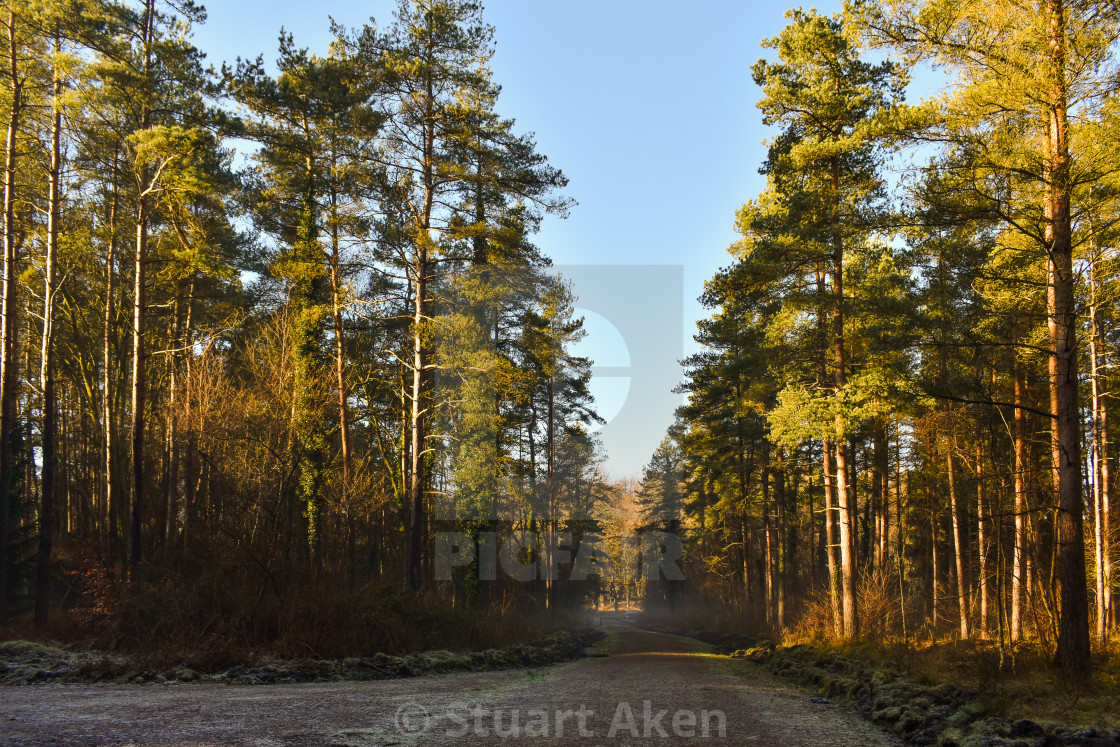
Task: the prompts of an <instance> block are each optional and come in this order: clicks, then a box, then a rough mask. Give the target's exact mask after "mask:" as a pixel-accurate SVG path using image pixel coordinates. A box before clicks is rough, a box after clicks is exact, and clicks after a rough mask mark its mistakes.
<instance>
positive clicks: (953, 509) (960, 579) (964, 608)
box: [945, 414, 969, 640]
mask: <svg viewBox="0 0 1120 747" xmlns="http://www.w3.org/2000/svg"><path fill="white" fill-rule="evenodd" d="M950 417H951V414H950ZM954 440H955V439H954V437H953V435H952V426H951V425H950V435H949V436H947V437H946V439H945V468H946V470H947V471H948V474H949V514H950V519H951V520H952V523H953V561H954V567H955V569H956V575H957V607H958V612H959V613H960V632H961V640H966V639H967V638H968V637H969V632H968V580H967V578H966V576H965V572H964V550H963V547H962V540H961V527H960V512H959V507H958V503H957V479H956V471H957V470H956V460H955V458H954V457H955V451H956V447H955V444H954V443H953V442H954Z"/></svg>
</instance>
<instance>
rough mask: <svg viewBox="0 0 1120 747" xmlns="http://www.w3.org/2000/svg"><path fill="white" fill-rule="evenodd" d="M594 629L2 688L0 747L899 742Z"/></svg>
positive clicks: (690, 650) (806, 698)
mask: <svg viewBox="0 0 1120 747" xmlns="http://www.w3.org/2000/svg"><path fill="white" fill-rule="evenodd" d="M603 623H604V624H605V625H607V626H608V627H610V628H611V638H612V646H611V652H610V654H609V655H608V656H599V657H593V658H586V659H581V660H578V661H573V662H568V663H564V664H558V665H555V666H551V667H546V668H541V669H534V670H528V671H526V670H519V671H505V672H481V673H466V674H447V675H438V676H430V677H419V678H410V679H394V680H382V681H378V682H332V683H307V684H293V685H256V686H238V685H216V684H209V685H206V684H201V685H200V684H183V685H178V684H169V685H66V686H63V685H59V686H25V687H8V688H2V689H0V745H10V746H11V747H22V746H23V745H75V746H77V745H83V746H84V745H253V746H259V747H271V746H273V745H275V746H277V747H280V746H283V747H288V746H292V747H296V746H300V747H302V746H304V745H307V746H311V745H314V746H316V747H319V746H322V745H335V746H337V747H343V746H347V747H351V746H352V747H366V746H372V745H402V747H403V746H405V745H408V746H412V745H443V744H472V745H475V744H478V745H500V744H506V745H508V744H526V743H528V744H549V745H600V744H612V745H613V744H617V745H645V744H651V743H658V742H659V743H661V744H691V743H696V744H720V745H756V746H758V747H762V746H763V745H775V746H780V747H795V746H798V745H869V746H872V745H895V744H898V742H897V741H896V740H895V739H893V738H891V737H889V736H888V735H886V734H885V733H884V732H882V731H880V730H879V729H877V728H876V727H875V726H874V725H872V724H870V723H868V722H867V721H864V720H863V719H861V718H860V717H859V716H858V715H856V714H854V713H851V712H849V711H847V710H845V709H844V708H843V707H841V706H836V705H828V704H816V703H812V702H811V700H810V699H811V694H810V693H807V692H805V691H803V690H799V689H797V688H794V687H791V686H789V685H787V684H785V683H782V682H780V681H779V680H776V679H774V678H772V677H770V676H769V675H766V674H764V673H762V672H761V671H760V670H758V669H757V668H755V667H754V666H753V665H751V664H749V663H747V662H743V661H737V660H733V659H728V658H726V657H719V656H713V655H711V654H709V653H707V649H706V648H705V647H704V645H703V644H700V643H698V642H696V641H694V640H691V639H687V638H678V637H675V636H668V635H662V634H657V633H650V632H646V631H641V630H635V629H634V628H632V627H630V626H629V625H627V624H625V623H624V622H623V621H612V620H604V621H603Z"/></svg>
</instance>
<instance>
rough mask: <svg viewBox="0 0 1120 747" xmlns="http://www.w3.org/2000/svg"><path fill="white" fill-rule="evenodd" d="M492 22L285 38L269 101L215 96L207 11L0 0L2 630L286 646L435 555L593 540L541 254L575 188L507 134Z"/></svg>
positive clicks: (232, 81) (523, 141)
mask: <svg viewBox="0 0 1120 747" xmlns="http://www.w3.org/2000/svg"><path fill="white" fill-rule="evenodd" d="M481 13H482V10H481V5H479V4H477V3H472V2H466V1H465V0H402V1H401V3H400V5H399V8H398V9H397V11H396V15H395V17H394V18H393V20H392V23H390V24H388V25H385V26H382V27H377V26H374V25H373V24H372V22H371V24H370V25H367V26H365V27H363V28H360V29H346V28H342V27H339V26H335V27H334V28H333V29H332V32H333V36H334V40H333V42H332V43H331V46H330V51H329V53H328V54H326V55H325V56H319V55H316V54H313V53H311V52H309V51H308V50H305V49H301V48H299V47H298V46H297V44H296V42H295V40H294V39H293V37H292V36H291V35H290V34H282V35H281V39H280V47H279V55H278V58H277V60H276V68H277V69H278V71H279V72H278V74H276V75H272V74H271V73H270V72H268V70H267V69H266V68H265V66H264V65H263V64H262V61H261V60H260V59H258V60H256V61H245V60H238V61H237V62H236V63H235V64H233V65H226V66H223V68H222V69H221V70H220V71H216V70H214V69H213V68H212V67H204V57H203V54H202V52H201V51H200V50H199V49H197V48H196V47H194V46H193V44H192V42H191V35H190V30H191V27H192V26H193V25H196V24H199V23H201V22H203V20H204V12H203V11H202V9H201V8H199V7H197V6H194V5H192V4H191V3H190V2H189V1H188V2H187V3H185V4H183V3H173V4H163V3H161V2H157V1H156V0H145V1H144V2H143V3H142V4H130V3H117V2H108V1H106V0H42V1H39V0H36V1H35V2H18V3H14V2H10V3H5V4H4V5H3V8H2V13H0V15H2V19H3V26H4V34H3V37H4V44H3V47H4V49H3V54H2V58H3V70H4V72H3V79H4V85H3V87H2V89H0V108H2V109H3V111H4V112H5V115H6V117H5V119H6V121H7V125H8V126H7V139H6V141H5V148H4V157H5V161H4V192H3V242H4V276H3V314H2V318H3V329H2V342H3V344H2V353H3V354H2V365H3V372H2V375H0V380H2V384H3V389H2V392H0V403H2V415H3V419H2V433H0V443H2V445H3V448H2V450H0V520H2V521H3V522H4V523H3V524H2V525H0V541H2V542H3V544H2V545H0V582H2V585H0V619H2V618H4V617H5V616H14V615H17V614H19V613H22V612H24V611H28V610H30V609H31V607H32V606H34V610H35V619H36V620H37V622H38V623H39V624H43V623H45V622H46V620H47V619H48V614H49V613H50V611H51V609H52V608H58V607H65V608H67V609H70V608H75V607H76V608H78V609H80V610H84V611H85V612H86V613H88V615H92V616H94V617H96V616H97V615H101V616H102V618H108V617H111V616H112V615H113V614H115V610H117V609H118V607H119V605H121V604H124V603H125V602H127V601H128V600H129V599H136V598H143V597H144V595H145V594H148V596H149V598H150V601H149V603H148V606H147V607H146V608H144V610H143V612H144V614H146V615H149V616H150V617H148V618H147V621H146V622H145V621H144V619H137V620H134V621H133V625H134V626H135V627H136V628H137V629H139V628H143V627H144V626H145V625H148V626H151V625H154V623H153V622H152V620H154V619H157V618H159V617H160V615H178V616H180V617H189V616H190V615H192V614H197V616H198V619H199V621H200V623H199V629H200V630H201V629H207V626H208V625H210V624H211V623H214V622H215V621H227V620H240V621H241V622H242V623H243V624H244V625H245V626H246V628H252V630H251V631H250V632H248V633H246V634H245V635H246V636H248V637H250V638H251V637H253V636H256V639H255V640H263V641H265V642H267V640H268V639H269V636H274V635H276V634H277V630H276V626H277V625H278V624H279V623H278V622H277V620H278V619H280V617H281V616H282V611H283V610H285V609H288V608H290V607H291V606H292V605H293V604H296V603H297V602H298V601H299V600H304V601H305V602H306V605H305V606H308V610H307V612H308V614H309V615H323V617H322V619H321V623H322V625H323V626H325V627H329V626H330V625H331V624H332V622H331V621H330V618H329V616H328V615H327V614H326V610H324V609H316V608H315V605H317V604H320V603H321V602H322V599H323V595H324V594H326V593H327V592H326V591H324V590H336V589H337V590H342V592H354V591H355V590H361V589H368V588H379V587H384V586H394V587H400V586H402V585H404V584H405V583H407V586H409V587H410V588H412V589H418V588H421V587H422V586H423V587H430V586H431V585H432V579H433V568H432V565H433V552H434V551H433V536H434V534H435V533H436V532H437V531H438V530H440V528H441V527H443V528H447V527H454V528H456V529H462V528H463V527H467V528H468V531H469V532H470V533H471V536H472V537H477V536H478V532H480V531H483V530H496V531H500V532H503V533H508V532H509V531H511V530H512V528H514V527H517V528H528V527H532V528H534V529H538V530H543V529H545V528H551V529H556V528H558V527H559V526H560V521H561V517H564V516H567V515H568V514H569V513H570V512H574V511H576V510H577V508H573V506H575V504H577V503H578V504H579V506H578V510H579V511H581V512H583V515H590V514H589V511H590V506H589V504H592V503H594V502H595V501H596V500H597V499H598V498H597V496H598V497H601V496H602V495H603V494H605V493H604V491H606V490H607V486H605V484H604V482H603V479H602V477H601V475H600V473H599V471H598V467H597V465H598V463H599V460H600V457H599V455H598V445H597V443H596V442H595V440H594V438H593V436H592V435H591V434H590V433H589V429H588V426H589V425H590V424H591V423H592V422H593V421H595V420H596V419H597V417H598V416H597V415H596V414H595V412H594V410H593V404H592V401H591V398H590V396H589V394H588V389H587V384H588V381H589V377H590V364H589V362H588V361H587V360H585V359H582V358H579V357H575V356H574V355H573V354H572V353H571V352H570V347H571V344H572V343H573V342H575V341H576V340H578V339H579V337H580V336H581V335H582V334H583V332H582V330H581V320H579V319H577V318H574V317H573V307H572V302H573V299H572V295H571V292H570V290H569V289H568V288H567V286H566V285H565V284H564V283H563V281H562V279H558V278H556V277H555V276H554V275H553V274H551V273H550V272H549V270H548V269H547V268H548V265H549V261H548V259H547V258H546V257H545V256H544V255H543V254H541V252H540V251H539V249H538V248H537V247H536V246H534V244H533V243H532V241H531V239H532V236H533V234H534V232H535V231H536V230H537V227H538V225H539V223H540V221H541V220H542V218H543V217H544V216H545V215H546V214H548V213H555V214H560V215H562V214H564V213H565V211H566V210H567V208H568V206H569V202H570V201H569V200H568V199H567V198H565V197H563V196H562V195H560V190H561V189H562V188H563V187H564V186H565V184H566V179H565V177H564V176H563V175H562V173H561V172H560V171H558V170H556V169H555V168H553V167H552V166H550V165H549V164H548V162H547V160H546V158H545V157H544V156H543V155H541V154H540V153H539V152H538V151H537V148H536V145H535V144H534V142H533V140H532V138H531V136H529V135H527V134H524V133H520V132H519V131H518V130H517V128H516V126H515V124H514V122H513V121H512V120H509V119H505V118H502V117H501V116H500V115H499V114H497V112H496V110H495V103H496V99H497V96H498V90H499V87H498V85H497V84H496V83H495V82H494V81H493V80H492V78H491V74H490V70H489V68H488V61H489V59H490V57H491V55H492V53H493V42H492V39H493V30H492V28H490V27H489V26H487V25H486V24H485V22H484V21H483V19H482V15H481ZM472 568H473V569H474V570H473V577H474V581H475V582H477V580H478V579H477V575H478V573H477V562H476V563H475V565H474V566H472ZM457 573H460V574H462V573H466V574H467V576H470V575H471V571H470V569H467V570H458V571H457ZM445 586H446V585H445ZM454 586H455V587H456V589H457V590H458V592H460V593H461V595H462V599H463V600H464V603H465V602H467V601H471V600H478V599H483V601H486V600H489V601H494V602H495V604H496V603H497V599H498V596H499V595H498V594H496V593H493V591H494V590H492V589H491V590H490V592H491V593H489V594H484V593H483V592H484V591H485V589H484V588H483V587H482V586H480V585H479V584H478V583H474V582H472V581H471V579H470V578H459V577H458V576H457V581H456V584H455V585H454ZM440 589H441V590H437V592H436V596H441V595H442V596H446V597H448V598H450V596H451V594H446V593H445V592H446V588H444V587H440ZM503 593H504V592H503ZM511 593H512V592H511ZM534 593H535V590H534ZM307 600H310V601H307ZM192 605H194V606H192ZM506 606H507V607H508V606H509V605H508V603H507V604H506ZM515 608H516V606H515ZM269 610H273V611H274V612H269ZM366 611H367V612H368V609H367V610H366ZM88 615H87V616H88ZM137 617H140V618H143V617H144V615H139V614H138V615H137ZM368 617H369V615H368V614H367V615H365V617H362V618H361V619H366V618H368ZM102 618H98V619H99V620H100V619H102ZM207 620H208V621H209V622H206V621H207ZM157 627H158V626H157Z"/></svg>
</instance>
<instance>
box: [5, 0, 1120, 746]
mask: <svg viewBox="0 0 1120 747" xmlns="http://www.w3.org/2000/svg"><path fill="white" fill-rule="evenodd" d="M326 13H327V10H326V9H324V11H323V24H324V26H325V25H326V24H328V23H330V28H331V36H332V38H333V41H332V42H331V43H330V47H329V50H319V51H311V50H309V49H308V48H305V47H303V46H302V45H301V41H300V39H299V34H298V32H296V33H295V34H293V33H288V32H286V31H285V32H282V33H281V34H280V38H279V44H278V46H277V47H276V49H275V51H274V53H273V55H272V56H271V57H270V58H269V59H268V60H267V61H266V60H265V59H260V58H257V59H253V58H238V59H236V60H233V61H226V62H221V61H220V60H219V61H212V60H211V58H210V57H209V56H208V55H207V54H206V52H207V50H205V49H199V48H198V47H196V46H195V42H194V40H193V37H192V29H196V28H198V27H200V26H201V25H202V24H204V23H205V21H206V11H205V10H204V9H203V8H202V7H201V6H200V5H197V4H195V3H194V2H193V0H181V1H180V0H175V1H169V0H19V1H18V2H17V1H15V0H5V1H4V2H0V46H2V48H3V50H2V52H0V68H2V69H0V78H2V80H3V83H2V84H0V111H2V112H3V118H4V120H5V127H4V132H5V143H4V147H3V186H2V195H3V206H2V217H0V227H2V239H3V274H2V278H0V283H2V289H0V290H2V307H0V634H2V635H0V640H2V639H8V638H28V639H33V640H41V641H52V642H61V644H65V645H71V646H76V647H86V648H93V649H98V650H110V651H119V652H129V653H133V654H135V653H137V652H143V651H161V652H163V654H162V655H165V656H171V654H168V653H167V652H168V651H180V650H186V649H190V650H192V651H194V653H192V654H191V656H194V657H195V658H194V659H192V661H194V662H195V663H196V665H197V666H198V667H200V668H205V666H207V662H210V664H211V665H212V666H215V667H216V666H219V665H225V664H228V663H230V662H237V661H240V660H241V659H243V658H244V657H246V656H249V655H250V653H251V652H259V651H262V650H265V651H271V652H274V653H276V654H278V655H283V656H287V657H298V656H304V655H313V656H316V657H324V658H331V657H334V658H341V657H348V656H365V655H371V654H372V653H374V652H387V653H391V654H401V653H405V652H415V651H420V650H423V649H431V648H440V649H460V650H469V649H480V648H487V647H491V646H498V645H508V644H511V643H518V642H522V641H525V640H529V639H532V638H534V637H536V636H539V635H541V634H543V633H544V632H547V631H551V630H555V629H558V628H563V627H565V626H570V625H573V624H575V623H576V622H579V621H581V620H583V619H584V618H585V617H586V616H587V615H588V614H590V612H589V611H594V610H611V611H617V610H627V609H633V610H636V611H637V610H643V613H642V614H643V615H644V616H645V619H646V620H647V621H652V622H653V623H656V624H659V625H662V624H663V625H672V624H682V621H687V624H688V625H690V626H691V627H692V628H693V629H709V628H710V629H713V630H715V629H719V630H722V631H728V630H731V631H735V632H736V633H737V634H744V635H745V634H750V635H755V636H766V637H767V638H768V639H770V640H772V641H776V642H778V643H781V642H783V641H785V642H790V643H805V642H814V643H816V644H818V645H832V646H837V647H841V648H843V647H845V646H847V647H852V646H857V645H876V646H881V647H889V646H896V647H897V646H902V647H911V648H914V649H917V648H920V647H928V646H938V645H945V646H954V645H955V646H961V645H966V644H967V645H968V646H971V647H973V648H969V649H968V650H969V651H973V650H977V651H983V652H985V655H986V656H987V655H989V654H990V655H991V656H992V657H995V658H994V660H995V661H997V662H998V663H997V665H996V666H998V668H999V669H1000V671H1005V670H1006V671H1013V668H1014V666H1015V661H1016V657H1019V658H1020V660H1026V659H1028V658H1029V657H1030V656H1032V655H1034V656H1037V657H1038V658H1039V660H1040V661H1045V662H1046V663H1047V665H1048V666H1049V667H1051V668H1053V669H1054V670H1055V671H1058V672H1061V673H1062V676H1063V677H1065V678H1067V679H1068V680H1069V681H1072V682H1078V681H1082V682H1085V681H1089V680H1090V678H1092V677H1094V676H1104V674H1102V673H1105V674H1107V673H1110V672H1111V674H1110V675H1108V676H1111V677H1112V678H1113V680H1112V682H1113V684H1115V668H1116V662H1117V660H1118V658H1117V657H1120V649H1117V639H1118V638H1120V635H1118V631H1117V627H1118V626H1120V610H1118V605H1117V600H1116V597H1117V595H1120V570H1118V569H1117V568H1116V565H1117V564H1118V563H1120V551H1118V548H1117V545H1118V544H1120V531H1118V525H1120V519H1118V520H1117V521H1113V518H1112V516H1111V505H1112V503H1113V502H1116V501H1114V499H1113V494H1112V486H1113V485H1114V484H1116V483H1117V482H1118V480H1120V475H1118V474H1117V473H1118V472H1120V465H1118V464H1117V459H1118V457H1120V427H1116V426H1115V425H1114V424H1113V421H1114V420H1116V419H1117V417H1116V416H1114V417H1113V418H1112V419H1110V410H1113V409H1116V408H1112V399H1113V393H1112V392H1113V389H1114V387H1115V386H1116V385H1118V384H1120V370H1118V364H1120V306H1118V304H1117V301H1118V300H1120V65H1118V64H1117V55H1116V52H1117V49H1118V44H1120V8H1118V6H1117V5H1116V2H1115V0H1037V2H1014V1H1013V0H849V2H848V3H847V4H846V5H845V6H844V8H843V11H842V12H840V13H835V14H832V13H823V12H818V11H816V10H809V9H794V10H790V11H788V12H787V13H786V17H785V27H784V28H783V29H782V30H781V31H780V33H778V34H777V35H776V36H773V37H771V38H766V39H761V40H759V39H756V38H754V37H753V36H752V34H751V33H750V30H749V29H748V30H744V33H743V44H744V45H748V46H750V47H751V48H754V45H755V44H756V43H757V42H759V41H761V46H760V47H758V48H757V54H756V55H755V56H756V57H757V58H758V62H757V63H756V64H754V66H753V67H751V68H750V69H749V70H742V71H739V73H738V74H739V75H741V76H742V77H743V78H749V79H750V80H751V81H753V83H754V84H755V86H757V90H758V91H759V92H760V94H759V99H758V101H757V110H756V111H755V116H756V118H757V119H758V120H759V121H760V122H761V123H762V124H764V125H765V126H767V127H768V132H769V136H768V137H767V140H766V141H765V144H764V145H765V154H766V155H765V159H764V160H763V161H762V162H760V163H756V164H752V168H757V170H758V172H759V174H761V175H762V177H763V178H764V184H765V187H764V189H763V190H762V191H761V192H759V193H757V194H738V195H730V196H729V202H728V209H727V221H728V223H730V222H732V221H733V222H734V226H735V231H736V235H737V237H738V238H737V239H736V240H735V241H734V243H733V244H732V245H731V246H729V247H727V255H726V256H725V258H724V263H723V267H722V269H720V270H719V271H718V272H717V273H716V274H715V275H714V276H713V277H710V278H709V279H708V280H707V281H706V282H705V283H704V285H703V287H702V288H701V287H696V288H686V295H689V296H693V297H695V296H696V295H698V294H699V295H700V301H701V303H702V304H703V308H704V314H705V316H704V317H703V318H702V319H700V321H699V322H698V324H696V325H695V327H694V328H692V329H687V330H686V333H687V334H690V335H692V336H693V339H694V343H695V344H694V345H693V346H692V347H689V348H687V350H688V353H687V355H686V357H685V358H684V359H683V360H682V361H680V366H681V370H680V372H679V377H678V378H679V381H680V384H679V387H678V389H677V392H678V393H679V395H680V400H679V401H680V403H681V404H680V407H679V408H678V409H677V410H676V412H675V414H674V416H673V419H672V425H671V426H670V427H669V429H668V432H667V433H666V434H665V436H664V440H663V441H662V442H661V445H660V446H659V447H658V448H657V449H656V451H655V452H653V453H651V454H650V455H649V458H648V464H647V465H646V467H645V469H644V470H643V472H642V474H641V475H640V476H638V475H634V476H632V477H627V476H618V475H612V474H611V473H610V472H609V471H608V470H607V469H606V468H605V467H604V463H605V460H606V458H607V456H608V455H607V454H606V453H605V450H604V447H603V444H602V441H601V440H600V438H599V437H598V435H597V428H599V427H600V426H602V425H603V424H604V423H605V422H606V421H607V418H604V417H603V416H602V415H601V407H600V403H597V402H596V401H595V399H594V398H593V396H592V392H591V388H590V385H591V382H592V366H593V365H594V361H593V360H591V359H590V358H589V357H587V356H584V355H581V354H580V352H579V344H580V343H581V341H583V340H584V339H585V338H586V336H587V334H588V333H587V330H586V329H585V328H584V319H583V317H582V316H581V315H580V313H578V308H579V288H578V287H575V286H573V285H572V284H571V283H569V282H568V281H566V279H565V277H564V275H563V273H559V274H558V273H556V272H554V271H553V268H552V263H553V260H552V259H551V258H550V257H551V256H552V255H551V251H552V247H549V246H547V245H543V244H542V243H541V242H538V240H537V237H538V229H539V228H540V226H541V225H542V222H544V221H556V220H561V219H563V218H565V217H566V216H567V215H568V214H569V212H574V211H577V210H579V207H578V206H577V204H576V200H578V199H579V185H578V184H576V183H574V180H573V184H572V185H571V186H570V187H569V185H568V178H567V177H566V176H565V173H564V172H563V171H562V168H563V167H564V164H563V163H553V162H552V161H551V160H549V158H548V157H547V156H546V154H545V153H542V152H541V150H542V149H541V148H540V147H539V146H538V143H537V141H536V138H535V136H534V135H533V134H532V127H533V126H534V125H535V124H536V123H533V122H522V121H520V120H519V121H516V122H515V121H514V120H513V119H511V118H508V117H506V116H504V115H501V114H499V109H498V101H499V93H500V84H501V81H500V80H497V79H496V77H495V75H494V74H493V72H492V70H491V67H490V64H489V63H490V60H491V58H492V56H493V55H494V53H495V29H494V28H493V27H491V26H490V25H489V24H488V22H487V20H486V18H485V17H484V11H483V8H482V6H481V4H480V3H477V2H473V1H471V0H400V2H399V5H398V7H397V9H396V11H395V13H392V14H391V15H386V16H385V17H383V18H382V17H379V18H377V20H376V22H375V21H374V20H373V19H371V20H370V21H369V23H368V24H366V25H364V26H357V27H348V26H345V25H342V24H339V23H335V22H334V21H328V19H327V17H326ZM558 64H559V63H558ZM918 75H925V76H927V77H929V76H935V78H934V79H935V80H936V81H937V82H936V84H935V85H934V86H933V88H932V90H930V91H929V92H928V93H924V94H920V95H919V94H915V93H913V91H914V88H913V86H912V84H913V82H914V79H915V77H917V76H918ZM664 147H665V151H664V152H663V153H661V154H653V155H651V157H653V158H659V159H660V158H663V159H665V161H666V171H665V179H666V181H667V182H672V181H673V180H674V179H676V178H677V177H675V176H674V174H673V171H672V168H673V167H672V164H673V162H674V159H675V158H676V157H677V156H675V155H674V154H673V153H672V152H671V151H672V150H673V149H674V148H675V147H682V148H683V147H686V146H685V144H684V143H665V144H664ZM625 180H626V176H625V174H620V175H619V183H618V184H617V185H616V188H617V189H620V190H625V189H626V188H627V185H626V183H625ZM674 188H678V187H674ZM736 206H738V208H737V209H736ZM662 218H663V219H666V220H668V219H671V216H662ZM687 251H688V248H687V247H682V248H681V252H682V254H683V253H685V252H687ZM604 261H609V260H608V259H605V260H604ZM682 261H683V260H682ZM1117 416H1120V411H1118V413H1117ZM651 538H652V539H651ZM651 542H652V544H651ZM670 565H671V566H673V567H674V568H675V567H677V566H678V565H679V569H680V571H681V573H680V574H679V575H677V576H675V575H674V574H673V573H670V572H668V570H669V568H668V566H670ZM651 568H652V569H653V571H652V573H651V572H650V569H651ZM659 570H660V571H664V572H663V573H659ZM845 650H850V649H845ZM199 651H201V652H202V653H201V654H200V653H198V652H199ZM1031 652H1033V653H1031ZM176 655H177V654H176ZM0 741H2V740H0Z"/></svg>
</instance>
